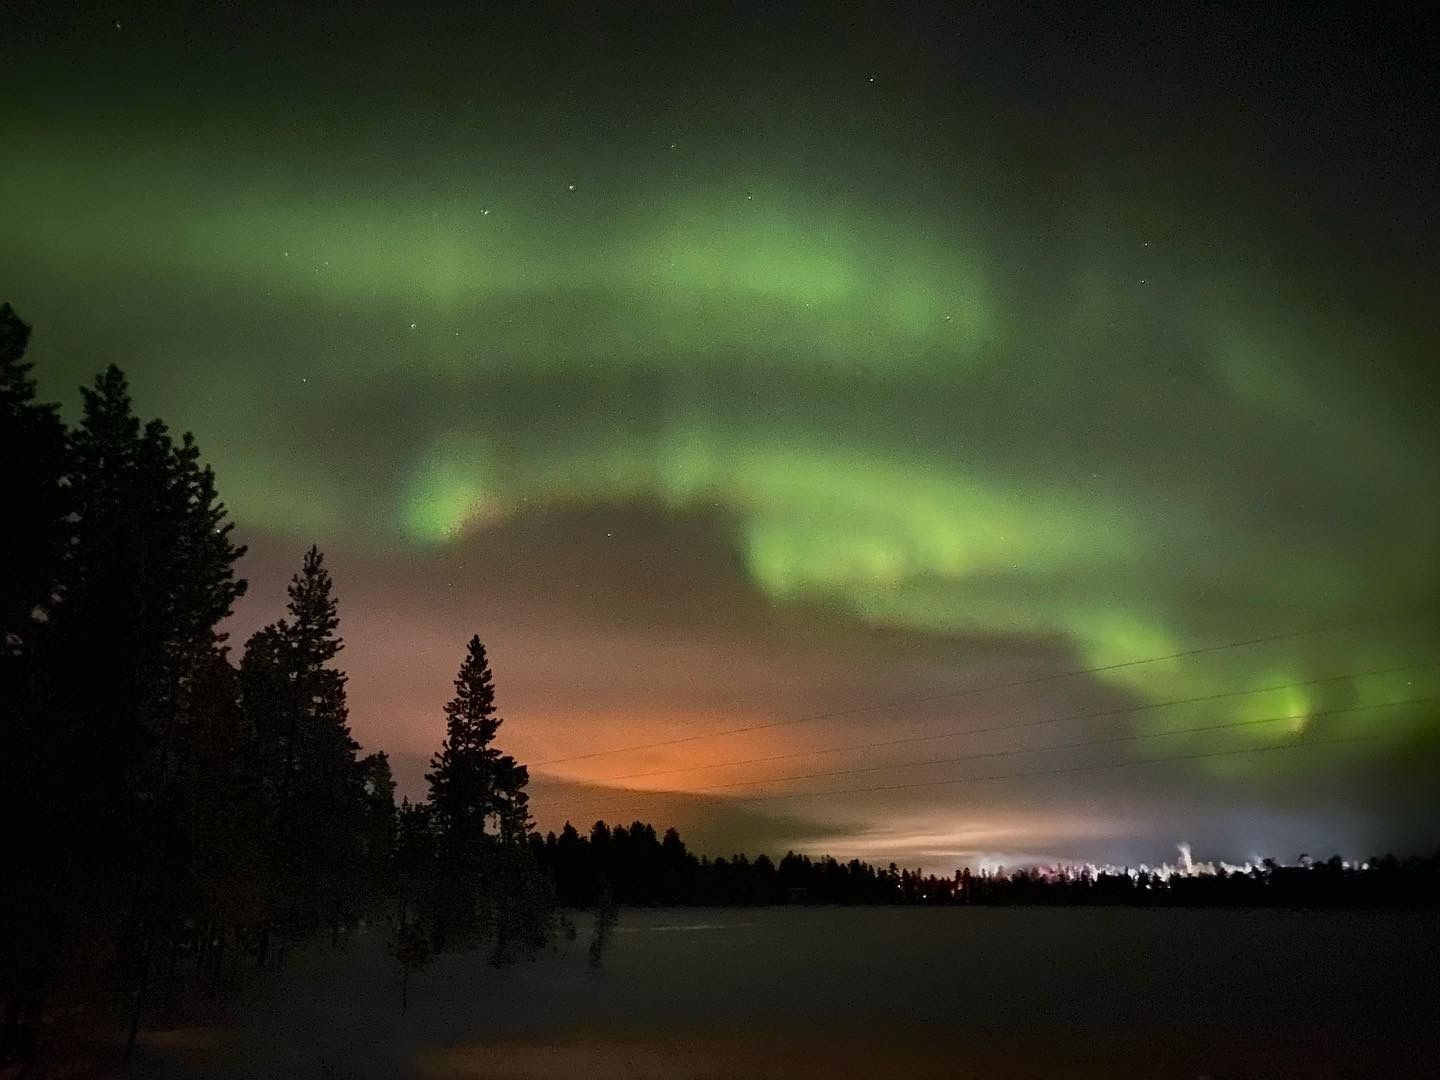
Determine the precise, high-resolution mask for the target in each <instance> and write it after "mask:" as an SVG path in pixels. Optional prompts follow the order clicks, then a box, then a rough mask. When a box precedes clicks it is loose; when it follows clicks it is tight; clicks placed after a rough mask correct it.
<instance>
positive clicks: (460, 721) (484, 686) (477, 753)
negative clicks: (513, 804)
mask: <svg viewBox="0 0 1440 1080" xmlns="http://www.w3.org/2000/svg"><path fill="white" fill-rule="evenodd" d="M500 723H501V720H500V717H499V716H497V715H496V712H495V680H494V677H493V676H492V675H491V673H490V663H489V660H488V659H487V658H486V656H485V646H484V645H483V644H481V642H480V638H479V636H478V635H476V636H473V637H471V639H470V642H469V644H468V645H467V646H466V651H465V660H464V662H463V663H462V664H461V665H460V672H459V674H458V675H456V677H455V696H454V697H453V698H452V699H451V700H450V701H449V702H447V703H446V705H445V739H444V741H443V742H442V743H441V744H440V752H439V753H438V754H436V755H435V756H434V758H433V759H432V760H431V762H430V768H431V771H430V772H429V773H427V774H426V776H425V779H426V780H427V781H429V784H430V805H431V807H432V808H433V813H434V822H435V829H436V837H437V846H436V855H437V861H438V865H437V868H436V871H437V872H436V894H435V896H434V898H433V901H432V919H433V927H432V929H433V935H434V944H435V948H436V949H437V950H442V949H446V948H452V947H456V946H464V945H472V944H474V943H475V942H476V941H477V940H478V939H479V938H480V937H482V936H483V935H484V934H485V932H486V931H487V930H488V926H487V922H488V920H487V919H486V915H487V911H486V907H485V904H484V892H483V890H484V886H485V884H486V882H485V881H484V877H485V871H486V868H487V867H486V863H487V862H488V861H489V860H487V857H486V856H487V854H488V851H489V848H490V845H491V844H492V843H493V842H494V837H493V836H492V835H491V834H490V833H489V832H488V831H487V827H486V826H487V823H488V821H489V820H490V818H491V817H492V816H493V815H494V814H495V813H496V810H497V808H498V805H499V803H498V798H497V795H496V779H497V765H498V762H499V759H500V756H501V755H500V751H499V750H498V749H496V748H495V746H494V745H493V743H494V741H495V735H496V733H497V732H498V731H499V730H500Z"/></svg>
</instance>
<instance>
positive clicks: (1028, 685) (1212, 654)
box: [0, 3, 1440, 871]
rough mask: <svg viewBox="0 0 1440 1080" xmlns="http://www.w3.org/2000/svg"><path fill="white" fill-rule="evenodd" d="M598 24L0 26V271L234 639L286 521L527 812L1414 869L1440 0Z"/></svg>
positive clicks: (1418, 842) (732, 836) (238, 21)
mask: <svg viewBox="0 0 1440 1080" xmlns="http://www.w3.org/2000/svg"><path fill="white" fill-rule="evenodd" d="M598 6H599V5H579V6H577V7H569V6H553V7H552V6H550V5H537V4H527V5H523V6H521V5H516V6H513V7H512V6H508V5H500V6H492V5H486V4H464V5H456V6H454V7H453V8H443V7H438V6H433V5H431V6H425V5H398V4H397V5H393V6H389V7H380V6H376V5H370V4H359V5H317V6H316V7H315V9H314V10H313V11H312V12H311V13H308V14H307V13H302V12H300V11H297V10H288V11H285V10H278V9H277V10H273V11H272V10H268V9H267V6H266V5H257V4H250V3H246V4H216V5H211V4H200V5H195V6H194V9H193V10H191V11H189V12H187V13H186V14H184V15H179V14H175V8H176V7H177V5H172V6H171V8H170V10H168V11H163V10H162V9H160V8H157V7H153V6H151V5H145V4H126V3H118V4H111V5H107V6H105V7H103V8H98V9H95V10H93V11H85V10H83V5H68V4H49V3H46V4H37V5H33V6H32V5H26V4H21V5H18V6H17V5H8V4H7V5H6V6H5V8H4V9H3V12H0V22H3V26H0V147H3V154H4V163H3V166H0V299H5V300H9V301H10V302H12V303H13V304H14V305H15V307H16V310H17V311H18V312H19V313H20V314H21V316H22V317H23V318H25V319H26V320H27V321H28V322H31V323H32V324H34V326H35V328H36V329H35V337H34V342H33V347H32V357H33V359H34V360H35V361H36V362H37V364H38V373H39V376H40V381H41V388H42V391H43V392H44V393H45V394H46V395H48V396H49V397H50V398H52V399H56V400H61V401H62V402H63V403H64V406H65V408H66V410H67V412H69V413H70V414H71V415H73V411H74V409H75V407H76V406H77V404H78V394H77V393H76V391H75V388H76V387H77V386H78V385H79V384H80V383H82V382H86V381H88V379H89V378H90V377H91V375H93V373H94V372H95V371H96V370H98V369H99V368H100V367H101V366H102V365H104V364H105V363H108V362H111V361H115V362H118V363H120V364H121V365H122V366H123V367H124V368H125V369H126V370H127V372H128V373H129V375H130V377H131V380H132V385H133V390H134V394H135V398H136V401H137V406H138V408H139V409H140V410H141V411H142V412H143V413H144V414H146V415H160V416H162V417H164V418H165V419H166V420H167V421H169V422H170V423H171V424H172V425H173V426H175V427H177V428H191V429H193V430H194V431H195V433H196V435H197V437H198V439H199V440H200V444H201V446H202V448H203V450H204V451H205V453H206V455H207V458H208V460H210V461H211V462H212V463H213V465H214V466H215V469H216V471H217V473H218V477H219V482H220V488H221V491H222V493H223V494H224V496H225V498H226V500H227V502H228V504H229V506H230V507H231V509H232V512H233V514H234V516H235V518H236V519H237V521H238V534H239V536H240V538H241V539H242V540H244V541H246V542H248V543H249V544H250V554H249V555H248V556H247V558H246V560H245V562H244V564H243V567H242V571H243V573H244V574H245V575H246V576H247V577H248V578H249V579H250V582H251V588H250V594H249V596H248V597H247V598H246V599H245V600H244V601H243V603H242V605H241V606H240V608H239V610H238V611H237V613H236V616H235V619H234V621H233V622H234V625H233V626H232V627H231V629H232V632H233V640H234V642H235V643H237V644H238V643H240V642H242V641H243V639H244V637H245V636H246V635H247V634H248V633H249V632H250V631H251V630H253V629H254V628H256V627H258V626H259V625H261V624H263V623H264V622H268V621H269V620H271V619H273V618H276V617H277V616H278V615H279V614H280V610H281V607H282V604H283V600H284V591H283V585H284V582H285V580H286V578H287V577H288V576H289V574H290V573H291V572H293V570H294V569H295V568H297V567H298V564H299V560H300V555H301V553H302V551H303V550H304V548H305V547H306V546H308V545H309V544H311V543H312V542H314V543H318V544H319V545H320V546H321V547H322V548H323V549H324V550H325V551H326V553H327V556H328V558H329V560H330V564H331V567H332V569H333V572H334V574H335V577H336V581H337V587H338V592H339V595H340V599H341V604H342V607H341V617H342V620H343V622H342V631H343V633H344V634H345V637H346V640H347V648H346V650H345V652H344V653H343V654H342V661H343V664H344V666H345V667H346V669H347V670H348V671H349V673H350V676H351V679H350V703H351V718H352V725H353V728H354V731H355V734H356V737H357V738H358V739H360V740H361V741H362V742H363V743H364V744H365V746H366V747H367V748H383V749H386V750H388V751H389V752H390V753H391V755H392V758H393V759H394V762H395V765H396V770H397V774H398V776H399V778H400V780H401V786H402V791H403V792H405V793H407V794H410V795H411V796H412V797H413V796H416V795H420V794H422V793H423V790H424V783H423V779H422V774H423V772H424V768H425V762H426V760H427V758H428V756H429V754H430V753H431V752H432V750H434V749H435V748H436V747H437V746H438V743H439V740H440V738H441V735H442V733H443V728H444V718H443V715H442V712H441V705H442V704H443V702H444V700H445V699H446V698H447V697H448V696H449V693H450V681H451V679H452V678H453V676H454V672H455V670H456V668H457V667H458V665H459V662H460V660H461V658H462V655H463V647H464V642H465V640H466V638H467V637H468V636H469V635H470V634H471V633H472V632H478V633H479V634H480V635H481V637H482V638H483V639H484V641H485V642H486V644H487V646H488V647H489V650H490V655H491V659H492V663H493V665H494V669H495V675H496V682H497V686H498V690H499V701H500V705H501V708H502V712H503V714H504V715H505V716H506V718H507V719H506V724H505V726H504V727H503V729H502V732H501V739H500V741H501V743H502V745H503V746H504V747H505V749H506V750H508V751H510V752H513V753H515V754H516V755H517V756H518V757H519V758H520V759H521V760H523V761H528V762H530V763H532V776H533V781H532V790H533V799H532V804H533V808H534V812H535V814H536V817H537V820H538V822H539V824H540V825H541V826H542V827H544V828H551V827H558V825H559V824H560V823H561V822H562V821H563V820H564V819H565V817H567V816H569V817H571V818H573V819H574V820H575V821H576V822H577V823H579V824H582V825H588V823H589V822H591V821H593V820H594V819H595V818H596V817H606V818H609V819H611V820H614V819H617V818H622V819H624V820H630V819H632V818H635V817H643V818H646V819H650V820H654V821H656V823H657V824H658V825H660V826H662V827H663V826H664V825H666V824H671V823H676V824H679V825H680V826H681V827H682V831H684V832H685V833H686V834H687V836H689V837H691V838H692V840H694V841H695V842H696V843H698V845H699V847H700V848H701V849H702V850H706V851H709V852H711V853H727V852H728V851H730V850H733V849H736V848H740V847H745V848H748V849H750V850H752V851H753V850H754V849H755V848H756V847H757V846H764V847H767V848H769V849H771V850H772V851H776V850H783V849H784V848H785V847H787V846H797V847H804V848H806V849H808V850H812V851H818V850H827V851H831V852H833V853H835V854H837V855H844V856H851V855H858V856H861V857H865V858H870V859H879V860H882V861H888V860H889V859H891V858H894V859H897V860H901V861H904V862H906V863H907V864H909V865H915V864H917V863H919V864H923V865H924V866H925V867H926V868H927V869H934V870H938V871H948V870H950V869H952V868H953V867H954V866H955V865H957V864H960V863H964V862H970V863H972V864H973V863H977V862H980V861H983V860H998V861H1004V862H1014V861H1017V860H1021V859H1027V860H1028V859H1052V858H1061V857H1064V858H1108V859H1117V860H1119V859H1138V858H1151V859H1158V858H1163V857H1167V856H1172V855H1173V853H1174V847H1173V845H1174V843H1175V842H1176V841H1180V840H1186V841H1189V842H1191V843H1193V844H1194V845H1195V848H1196V854H1197V856H1199V855H1206V856H1225V857H1231V858H1243V857H1246V856H1249V855H1252V854H1265V855H1270V854H1273V855H1276V856H1280V857H1286V858H1290V857H1294V856H1295V855H1296V854H1298V853H1299V852H1301V851H1309V852H1311V853H1313V854H1326V855H1328V854H1329V853H1330V851H1332V850H1338V851H1342V852H1345V853H1347V854H1359V855H1364V854H1368V853H1370V851H1372V850H1379V849H1381V848H1384V847H1393V848H1395V849H1396V850H1404V849H1414V848H1420V849H1426V848H1430V847H1433V845H1434V843H1435V841H1436V839H1437V836H1440V800H1437V798H1436V796H1435V793H1434V789H1433V787H1432V784H1433V777H1434V776H1435V775H1437V770H1440V717H1437V708H1436V705H1435V703H1434V701H1433V700H1431V701H1429V702H1426V701H1425V700H1423V699H1427V698H1428V699H1434V698H1436V697H1440V668H1437V667H1436V666H1435V662H1436V660H1437V659H1440V658H1437V652H1436V648H1435V646H1436V643H1437V633H1436V623H1435V621H1434V612H1435V608H1436V603H1435V602H1436V600H1437V598H1440V558H1437V556H1440V551H1437V539H1440V502H1437V499H1436V488H1437V485H1436V477H1437V476H1440V400H1437V399H1440V395H1437V389H1436V376H1435V375H1434V374H1433V369H1434V367H1435V364H1436V358H1437V345H1440V331H1437V321H1436V309H1435V298H1436V297H1437V296H1440V274H1437V265H1440V264H1437V261H1436V256H1435V252H1436V251H1437V250H1440V228H1437V215H1436V212H1435V180H1436V177H1437V176H1440V152H1437V151H1440V146H1437V142H1440V135H1437V128H1436V126H1435V125H1434V124H1433V121H1427V120H1426V119H1425V118H1426V117H1427V116H1431V115H1434V114H1436V113H1440V101H1436V100H1435V99H1436V97H1437V94H1436V84H1435V81H1434V79H1433V74H1432V72H1433V66H1432V62H1431V58H1430V57H1428V55H1427V53H1426V51H1425V50H1426V42H1427V41H1428V40H1434V34H1435V30H1436V27H1434V26H1432V25H1422V24H1421V23H1420V22H1419V21H1415V22H1412V23H1407V22H1402V21H1385V20H1387V19H1394V16H1377V15H1375V14H1374V13H1372V12H1371V11H1369V10H1368V5H1355V6H1354V7H1353V8H1352V9H1351V10H1350V11H1349V12H1348V13H1343V14H1333V13H1327V12H1323V11H1321V10H1319V7H1314V8H1312V6H1310V5H1302V6H1295V5H1279V4H1277V5H1251V6H1247V7H1246V8H1245V9H1244V11H1243V13H1236V12H1227V11H1225V10H1223V9H1221V8H1216V7H1211V6H1206V7H1203V8H1197V10H1195V11H1192V12H1190V13H1189V14H1188V15H1185V16H1184V17H1183V18H1179V17H1176V16H1174V15H1173V14H1172V13H1170V11H1169V8H1168V6H1166V5H1160V6H1159V7H1156V6H1154V5H1138V6H1135V7H1134V8H1127V7H1126V6H1124V5H1107V7H1109V8H1110V11H1109V13H1108V14H1106V15H1104V16H1100V17H1096V16H1085V17H1081V16H1079V15H1069V16H1064V17H1058V16H1056V15H1055V14H1053V13H1044V12H1042V11H1040V10H1039V9H1035V10H1032V11H1031V12H1030V13H1029V14H1025V15H1018V16H1017V15H1016V14H1015V12H1014V11H1012V10H1011V5H999V6H997V7H996V8H995V9H994V11H993V12H990V13H986V12H985V11H984V10H973V11H972V10H965V9H962V8H961V6H959V5H956V6H955V7H954V8H953V9H946V10H945V11H943V12H942V11H940V10H938V9H937V8H915V9H909V8H906V7H904V6H901V5H894V4H884V5H880V6H877V7H875V8H874V9H868V10H867V9H862V8H860V7H854V6H843V7H831V6H828V5H827V6H817V7H813V8H808V7H807V8H804V9H802V8H800V7H798V6H792V5H782V4H774V5H766V6H765V7H759V8H741V7H730V6H717V5H706V6H705V7H703V8H690V7H689V6H687V5H669V4H667V5H660V6H657V7H655V8H653V9H645V8H642V7H640V6H637V5H625V6H624V11H623V13H622V12H619V11H612V12H610V13H608V14H604V15H600V14H596V13H595V12H594V11H592V10H591V9H592V7H598ZM767 7H768V8H770V9H779V8H785V9H786V11H784V12H780V11H777V10H768V11H767V10H766V8H767ZM1299 631H1314V632H1311V633H1303V634H1302V633H1297V632H1299ZM1278 635H1288V636H1278ZM1257 638H1265V639H1268V640H1264V641H1259V642H1253V643H1252V644H1248V645H1243V646H1239V647H1235V648H1219V649H1211V650H1210V651H1205V652H1197V653H1194V654H1193V655H1189V656H1183V657H1178V658H1174V659H1168V660H1155V662H1149V663H1129V662H1131V661H1140V660H1152V659H1154V658H1162V657H1170V656H1173V655H1174V654H1176V653H1183V652H1189V651H1191V650H1197V649H1208V648H1209V647H1210V646H1219V645H1227V644H1230V643H1235V642H1242V641H1251V640H1252V639H1257ZM1119 664H1125V665H1126V666H1122V667H1116V666H1115V665H1119ZM1093 668H1108V669H1109V670H1102V671H1096V672H1090V673H1084V674H1067V673H1074V672H1086V671H1087V669H1093ZM1350 676H1356V677H1353V678H1352V677H1350ZM998 684H1010V685H1006V686H1003V687H1001V688H996V689H991V688H994V687H997V685H998ZM1261 688H1270V689H1266V690H1263V692H1257V693H1248V694H1247V693H1242V692H1243V691H1250V690H1257V689H1261ZM1196 698H1208V699H1209V700H1205V701H1195V700H1189V699H1196ZM1182 699H1185V700H1182ZM1417 702H1418V703H1417ZM1168 703H1176V704H1168ZM1096 712H1099V713H1104V714H1105V715H1103V716H1089V717H1081V716H1077V714H1082V713H1096ZM1260 721H1267V722H1263V723H1262V722H1260ZM1223 725H1228V726H1223ZM978 728H984V729H987V730H986V731H984V732H981V733H974V734H966V733H967V732H970V731H973V730H974V729H978ZM1196 728H1209V729H1210V730H1201V731H1196V730H1194V729H1196ZM734 729H752V730H745V731H736V730H734ZM1165 731H1177V733H1176V734H1171V735H1161V734H1159V733H1161V732H1165ZM712 732H730V733H729V734H724V735H717V736H712V737H706V738H692V736H700V735H705V734H707V733H712ZM1372 736H1373V737H1372ZM677 740H684V741H677ZM1297 740H1299V741H1302V742H1306V741H1308V742H1310V743H1315V744H1320V743H1328V744H1330V745H1309V746H1306V747H1304V748H1299V749H1296V748H1294V747H1293V746H1292V745H1291V744H1293V743H1295V742H1296V741H1297ZM874 743H888V744H889V745H885V746H870V747H869V748H868V749H863V750H857V749H851V750H848V752H847V751H846V749H845V748H851V747H856V746H859V745H861V744H874ZM1047 747H1048V748H1049V749H1045V748H1047ZM617 748H619V749H620V750H621V752H618V753H610V754H601V755H596V752H597V751H606V750H613V749H617ZM1021 751H1024V752H1021ZM1233 751H1245V752H1233ZM957 758H958V759H961V760H958V761H957V760H954V759H957ZM1147 758H1169V759H1172V760H1168V761H1163V762H1159V763H1156V764H1149V765H1145V764H1141V763H1140V762H1141V761H1142V760H1143V759H1147ZM755 759H771V760H761V761H757V760H755ZM915 762H931V764H907V763H915ZM726 763H732V764H726ZM735 763H738V764H735ZM1091 766H1107V767H1104V768H1091ZM1112 766H1113V767H1112ZM857 770H867V771H863V772H860V771H857ZM637 774H644V775H637ZM816 774H832V775H816ZM801 776H803V777H806V778H805V779H789V780H785V781H783V782H780V781H776V782H771V783H766V782H764V781H766V780H767V779H769V778H782V777H801ZM987 778H988V779H987ZM951 781H954V782H951ZM814 792H820V793H829V794H807V793H814ZM776 795H784V796H787V797H784V798H769V797H765V796H776Z"/></svg>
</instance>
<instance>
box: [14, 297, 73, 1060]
mask: <svg viewBox="0 0 1440 1080" xmlns="http://www.w3.org/2000/svg"><path fill="white" fill-rule="evenodd" d="M29 339H30V327H29V326H27V325H26V324H25V323H24V322H22V321H21V320H20V319H19V317H18V316H16V314H15V312H14V310H13V309H12V308H11V307H10V305H9V304H3V305H0V505H3V508H4V509H3V512H0V568H3V569H0V828H3V830H4V833H5V836H6V842H5V845H4V847H5V859H4V866H3V869H0V874H3V876H4V877H5V879H6V883H5V885H4V887H3V888H0V927H3V928H4V929H3V931H0V1003H3V1017H0V1063H3V1062H5V1061H6V1060H8V1059H9V1058H10V1057H11V1056H12V1055H13V1054H17V1053H21V1052H24V1053H25V1054H26V1055H27V1056H28V1053H29V1051H30V1049H31V1047H29V1046H28V1045H27V1046H21V1045H20V1043H21V1041H22V1037H23V1039H24V1040H25V1041H27V1042H28V1039H29V1037H30V1035H32V1034H33V1033H34V1031H35V1030H36V1025H37V1024H38V1021H39V1011H40V1008H41V1002H42V994H43V988H44V984H45V982H46V979H47V977H48V973H49V970H50V968H51V966H52V964H53V952H54V947H55V944H56V943H57V940H58V937H59V933H60V923H59V919H58V912H59V911H60V910H62V906H63V905H62V901H63V898H62V897H61V896H59V895H57V893H58V892H59V891H60V890H62V889H63V888H64V886H63V878H62V876H60V875H57V874H56V873H54V872H53V870H54V867H53V863H54V862H55V859H56V854H55V853H56V850H57V849H56V847H55V844H56V843H57V842H58V841H59V840H61V839H63V835H64V834H63V833H57V830H56V825H57V824H58V823H57V822H56V820H55V819H54V817H53V816H52V814H53V812H52V806H53V804H54V799H55V798H56V796H57V790H56V788H55V787H54V785H55V784H56V783H58V779H59V774H58V769H59V767H60V763H61V762H62V761H63V760H64V756H65V755H64V742H63V740H59V739H57V737H56V730H55V726H54V722H53V716H52V713H53V709H52V708H51V701H50V698H51V680H50V679H49V678H48V676H49V674H50V669H49V666H48V665H47V664H46V662H45V658H46V652H47V644H48V642H47V641H46V640H45V639H46V638H47V636H48V634H47V632H48V631H49V630H50V629H51V627H50V616H51V613H52V610H53V607H54V603H55V600H56V598H57V596H58V594H59V592H60V589H61V587H62V577H61V574H62V568H63V556H64V552H65V548H66V543H67V540H68V537H69V535H70V531H71V530H70V523H69V522H68V521H67V520H66V516H67V514H68V513H69V510H70V507H71V503H70V499H69V489H68V487H67V486H66V484H65V479H64V478H65V476H66V473H67V472H68V469H69V464H68V456H69V455H68V448H67V446H66V439H65V429H64V426H63V425H62V424H61V423H60V418H59V415H58V414H57V412H56V409H55V406H53V405H44V404H39V403H37V402H36V401H35V381H34V379H33V378H32V377H31V375H30V371H31V365H30V364H29V363H26V362H25V360H24V356H25V348H26V345H27V343H28V342H29Z"/></svg>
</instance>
